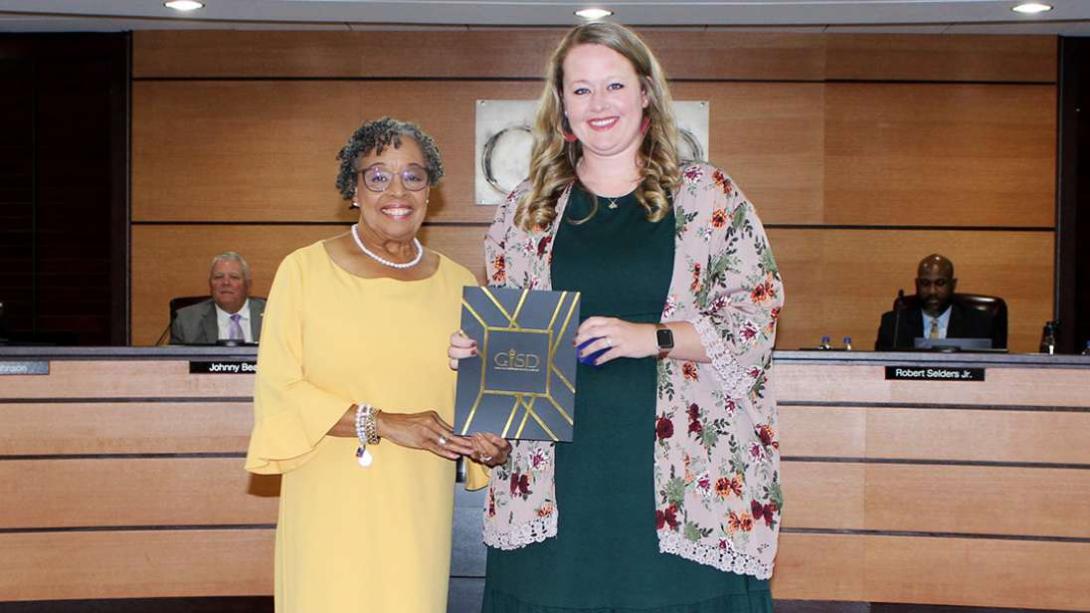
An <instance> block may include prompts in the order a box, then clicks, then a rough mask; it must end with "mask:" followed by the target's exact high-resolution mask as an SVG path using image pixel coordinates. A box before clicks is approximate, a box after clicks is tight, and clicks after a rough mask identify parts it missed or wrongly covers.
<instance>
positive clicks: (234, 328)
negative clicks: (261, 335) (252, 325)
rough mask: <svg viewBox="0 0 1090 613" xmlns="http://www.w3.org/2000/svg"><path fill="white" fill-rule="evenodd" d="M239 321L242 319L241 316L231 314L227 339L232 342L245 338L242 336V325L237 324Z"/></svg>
mask: <svg viewBox="0 0 1090 613" xmlns="http://www.w3.org/2000/svg"><path fill="white" fill-rule="evenodd" d="M240 319H242V315H239V314H238V313H232V314H231V323H230V324H228V326H227V338H228V339H230V340H232V341H241V340H244V339H245V338H246V337H245V335H243V334H242V325H241V324H239V323H238V322H239V320H240Z"/></svg>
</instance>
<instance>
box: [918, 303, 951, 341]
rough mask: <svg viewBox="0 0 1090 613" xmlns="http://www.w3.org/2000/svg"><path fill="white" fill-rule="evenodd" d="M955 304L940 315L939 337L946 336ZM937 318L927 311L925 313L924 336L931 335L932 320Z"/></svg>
mask: <svg viewBox="0 0 1090 613" xmlns="http://www.w3.org/2000/svg"><path fill="white" fill-rule="evenodd" d="M953 308H954V307H953V305H951V306H948V307H946V310H945V311H943V312H942V314H941V315H939V316H938V320H939V338H946V328H947V327H948V326H949V325H950V311H951V310H952V309H953ZM933 319H936V318H934V317H932V316H930V315H928V314H927V313H924V314H923V337H924V338H930V337H931V321H932V320H933Z"/></svg>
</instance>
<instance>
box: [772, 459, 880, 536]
mask: <svg viewBox="0 0 1090 613" xmlns="http://www.w3.org/2000/svg"><path fill="white" fill-rule="evenodd" d="M781 466H782V469H781V471H782V477H783V497H784V509H783V526H784V527H785V528H828V529H832V530H862V529H863V528H865V527H867V526H866V522H867V517H866V512H867V502H866V501H865V500H864V491H865V488H866V487H867V468H868V467H867V466H866V465H865V464H855V463H825V462H791V461H785V462H784V463H783V464H782V465H781Z"/></svg>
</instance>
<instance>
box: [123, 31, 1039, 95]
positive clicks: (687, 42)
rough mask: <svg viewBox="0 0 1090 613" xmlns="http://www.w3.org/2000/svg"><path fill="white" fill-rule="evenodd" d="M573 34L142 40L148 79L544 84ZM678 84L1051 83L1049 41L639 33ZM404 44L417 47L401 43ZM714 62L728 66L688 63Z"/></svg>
mask: <svg viewBox="0 0 1090 613" xmlns="http://www.w3.org/2000/svg"><path fill="white" fill-rule="evenodd" d="M565 31H566V28H536V29H512V28H501V29H494V28H474V29H470V30H449V29H446V30H442V29H441V30H418V31H410V32H408V33H405V32H390V31H368V32H339V33H331V32H269V31H260V32H258V31H254V32H245V31H241V32H223V31H219V32H217V31H188V32H183V31H140V32H135V33H134V35H133V75H134V76H135V77H137V78H147V77H237V76H248V77H416V78H419V77H451V76H470V77H472V76H498V77H508V78H511V77H518V78H532V79H537V78H540V77H541V75H542V73H543V72H544V66H545V62H546V60H547V58H548V56H549V54H550V53H551V52H552V50H553V48H554V47H555V46H556V44H557V43H558V42H559V41H560V38H561V37H562V36H563V33H564V32H565ZM638 31H639V32H640V34H641V36H643V37H644V38H645V40H646V41H647V42H648V44H649V45H650V46H651V47H652V48H653V49H654V50H655V53H656V55H657V56H658V57H659V60H660V61H661V62H662V64H663V67H664V68H665V70H666V73H667V75H668V76H670V77H671V78H675V79H749V80H821V79H825V78H829V79H897V80H902V79H908V80H938V81H1003V82H1053V81H1054V80H1055V78H1056V55H1055V46H1056V39H1055V37H1052V36H920V35H909V36H899V35H866V34H862V35H860V34H849V35H820V34H800V33H775V32H746V31H740V30H730V29H716V30H705V29H702V28H641V29H639V30H638ZM406 36H409V37H412V39H413V40H414V44H413V45H404V44H403V41H404V39H405V37H406ZM693 57H716V58H722V60H721V61H711V62H709V61H693Z"/></svg>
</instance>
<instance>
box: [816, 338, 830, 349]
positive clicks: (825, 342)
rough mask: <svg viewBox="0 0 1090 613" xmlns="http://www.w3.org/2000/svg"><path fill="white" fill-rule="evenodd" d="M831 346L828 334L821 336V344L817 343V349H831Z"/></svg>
mask: <svg viewBox="0 0 1090 613" xmlns="http://www.w3.org/2000/svg"><path fill="white" fill-rule="evenodd" d="M832 348H833V344H832V339H830V338H829V337H828V336H823V337H821V344H820V345H818V349H832Z"/></svg>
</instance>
